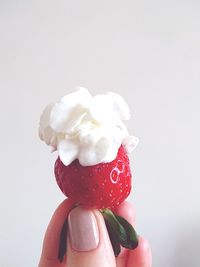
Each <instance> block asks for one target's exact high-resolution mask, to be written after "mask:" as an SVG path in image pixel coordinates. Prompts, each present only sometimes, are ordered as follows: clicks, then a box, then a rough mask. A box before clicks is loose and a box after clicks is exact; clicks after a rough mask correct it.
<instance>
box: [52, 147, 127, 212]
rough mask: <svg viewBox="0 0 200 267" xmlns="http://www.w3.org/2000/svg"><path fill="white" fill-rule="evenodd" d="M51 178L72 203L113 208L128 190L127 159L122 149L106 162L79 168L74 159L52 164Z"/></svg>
mask: <svg viewBox="0 0 200 267" xmlns="http://www.w3.org/2000/svg"><path fill="white" fill-rule="evenodd" d="M55 176H56V180H57V183H58V185H59V187H60V189H61V190H62V192H63V193H64V194H65V195H66V196H68V197H69V198H71V199H73V200H74V201H75V202H76V203H78V204H81V205H85V206H89V207H95V208H100V209H102V208H114V207H115V206H117V205H119V204H120V203H122V202H123V201H124V200H125V199H126V198H127V196H128V195H129V193H130V191H131V171H130V165H129V158H128V155H127V152H126V150H125V148H124V147H123V146H121V147H120V148H119V151H118V154H117V157H116V159H115V160H113V161H112V162H110V163H100V164H97V165H94V166H85V167H84V166H82V165H80V163H79V161H78V160H75V161H73V162H72V163H71V164H70V165H68V166H65V165H64V164H63V163H62V161H61V160H60V158H58V159H57V160H56V163H55Z"/></svg>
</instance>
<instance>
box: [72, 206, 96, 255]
mask: <svg viewBox="0 0 200 267" xmlns="http://www.w3.org/2000/svg"><path fill="white" fill-rule="evenodd" d="M68 225H69V237H70V243H71V247H72V248H73V249H74V250H76V251H90V250H93V249H95V248H97V246H98V243H99V230H98V226H97V221H96V218H95V215H94V213H93V212H92V211H90V210H87V209H84V208H82V207H78V208H75V209H73V210H72V211H71V212H70V214H69V217H68Z"/></svg>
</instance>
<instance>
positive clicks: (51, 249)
mask: <svg viewBox="0 0 200 267" xmlns="http://www.w3.org/2000/svg"><path fill="white" fill-rule="evenodd" d="M73 205H74V203H73V201H72V200H70V199H65V200H64V201H63V202H62V203H61V204H60V205H59V206H58V207H57V209H56V210H55V212H54V214H53V216H52V218H51V220H50V222H49V225H48V227H47V230H46V233H45V236H44V241H43V248H42V255H41V260H40V261H45V262H53V261H55V262H57V260H58V248H59V239H60V232H61V229H62V226H63V223H64V221H65V219H66V218H67V216H68V213H69V212H70V210H71V208H72V207H73Z"/></svg>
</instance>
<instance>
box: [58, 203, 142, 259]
mask: <svg viewBox="0 0 200 267" xmlns="http://www.w3.org/2000/svg"><path fill="white" fill-rule="evenodd" d="M76 206H77V205H75V206H74V207H73V208H75V207H76ZM100 212H101V214H102V215H103V218H104V220H105V224H106V228H107V231H108V234H109V237H110V241H111V244H112V247H113V252H114V254H115V256H116V257H117V256H118V255H119V253H120V251H121V246H122V247H125V248H127V249H135V248H136V247H137V246H138V236H137V233H136V231H135V229H134V228H133V226H132V225H131V224H130V223H129V222H127V221H126V220H125V219H124V218H122V217H121V216H119V215H117V214H115V213H114V212H112V211H111V210H110V209H102V210H100ZM67 228H68V224H67V219H66V220H65V221H64V224H63V227H62V230H61V233H60V243H59V250H58V259H59V261H60V262H62V261H63V259H64V256H65V254H66V249H67Z"/></svg>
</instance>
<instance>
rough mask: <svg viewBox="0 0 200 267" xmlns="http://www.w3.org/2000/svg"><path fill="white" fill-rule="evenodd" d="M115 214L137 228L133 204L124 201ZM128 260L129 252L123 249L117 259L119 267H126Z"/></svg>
mask: <svg viewBox="0 0 200 267" xmlns="http://www.w3.org/2000/svg"><path fill="white" fill-rule="evenodd" d="M114 212H115V213H116V214H118V215H120V216H121V217H123V218H124V219H126V220H127V221H128V222H129V223H130V224H131V225H132V226H135V208H134V206H133V204H132V203H130V202H128V201H124V202H123V203H122V204H121V205H120V206H118V207H117V208H116V209H115V211H114ZM127 259H128V250H127V249H125V248H121V253H120V254H119V256H118V257H117V258H116V263H117V267H124V266H126V263H127Z"/></svg>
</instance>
